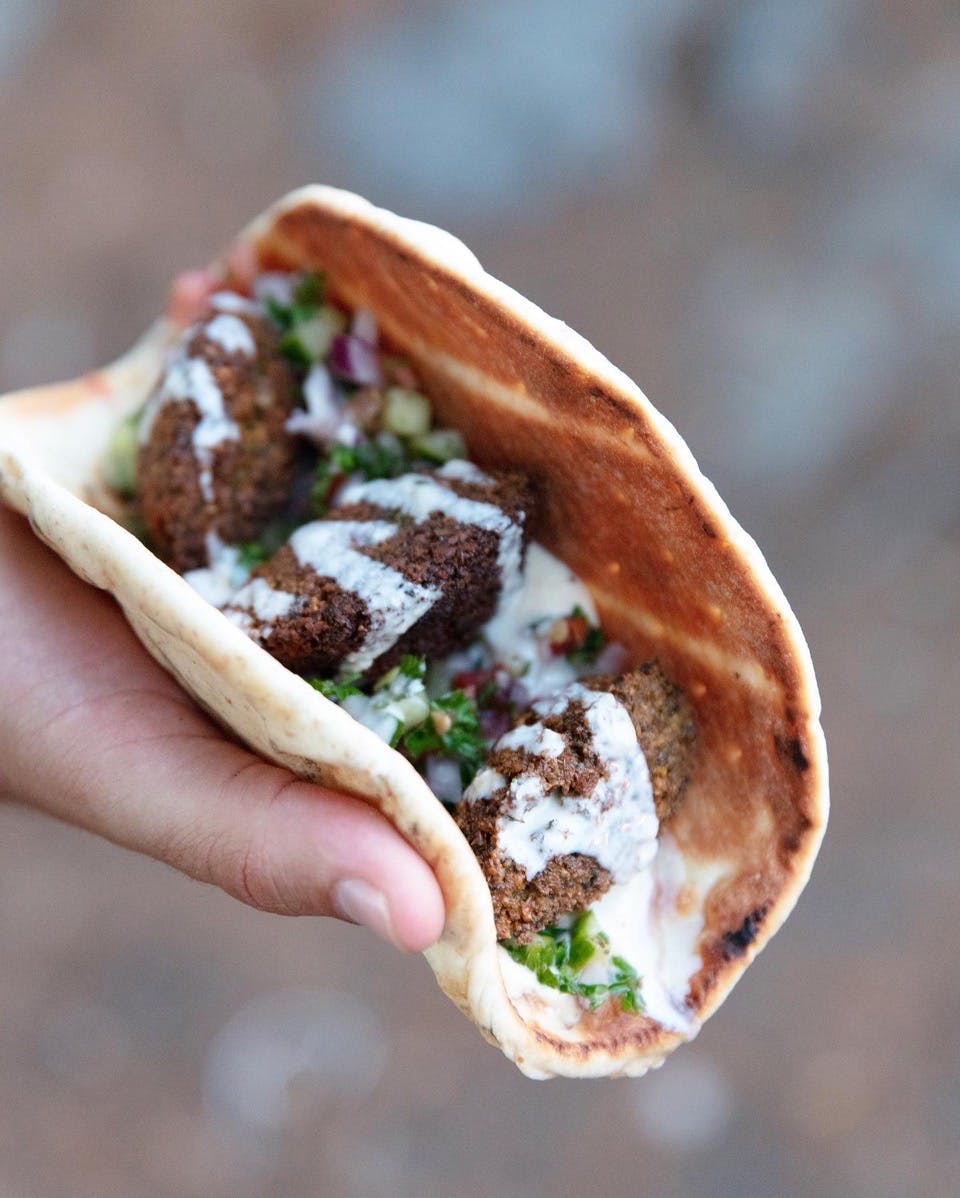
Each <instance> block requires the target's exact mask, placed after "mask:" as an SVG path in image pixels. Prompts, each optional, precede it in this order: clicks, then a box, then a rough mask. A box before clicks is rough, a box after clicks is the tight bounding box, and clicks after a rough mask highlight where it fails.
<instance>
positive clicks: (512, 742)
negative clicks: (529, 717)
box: [497, 721, 564, 757]
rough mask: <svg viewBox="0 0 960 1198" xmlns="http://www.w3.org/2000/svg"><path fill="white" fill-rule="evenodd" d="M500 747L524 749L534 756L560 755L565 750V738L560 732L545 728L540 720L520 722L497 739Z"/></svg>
mask: <svg viewBox="0 0 960 1198" xmlns="http://www.w3.org/2000/svg"><path fill="white" fill-rule="evenodd" d="M497 748H498V749H522V750H525V751H526V752H527V753H529V754H530V755H531V756H532V757H559V756H560V754H561V753H562V752H563V750H564V740H563V737H562V736H561V735H560V733H559V732H554V731H553V730H552V729H550V728H544V726H543V724H541V723H540V722H539V721H538V722H537V723H535V724H518V725H517V727H516V728H513V729H511V731H510V732H505V733H504V734H503V736H501V737H500V739H499V740H498V741H497Z"/></svg>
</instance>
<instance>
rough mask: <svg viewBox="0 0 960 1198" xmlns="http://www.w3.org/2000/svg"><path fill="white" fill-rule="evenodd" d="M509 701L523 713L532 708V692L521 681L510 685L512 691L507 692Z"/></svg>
mask: <svg viewBox="0 0 960 1198" xmlns="http://www.w3.org/2000/svg"><path fill="white" fill-rule="evenodd" d="M507 700H508V701H509V702H510V703H512V704H513V705H514V707H516V708H517V710H518V711H523V710H524V709H525V708H527V707H529V706H530V692H529V690H528V689H527V688H526V687H525V686H524V684H523V683H522V682H520V681H519V679H517V680H515V681H513V682H511V683H510V689H509V690H508V691H507Z"/></svg>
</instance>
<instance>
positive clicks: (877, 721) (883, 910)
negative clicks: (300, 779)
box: [0, 0, 960, 1198]
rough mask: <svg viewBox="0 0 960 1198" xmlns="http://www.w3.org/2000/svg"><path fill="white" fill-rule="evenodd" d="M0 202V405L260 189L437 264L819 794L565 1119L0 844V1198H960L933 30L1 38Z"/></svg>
mask: <svg viewBox="0 0 960 1198" xmlns="http://www.w3.org/2000/svg"><path fill="white" fill-rule="evenodd" d="M0 163H2V166H0V279H2V280H3V286H2V288H0V391H4V390H7V389H9V388H12V387H14V386H18V385H22V384H26V383H28V382H39V381H44V380H48V379H53V378H55V377H58V376H70V375H73V374H76V373H78V372H79V371H81V370H83V369H85V368H88V367H91V366H93V365H95V364H98V363H100V362H102V361H105V360H106V359H108V358H109V357H111V356H113V355H114V354H116V353H118V352H119V351H120V350H122V349H123V348H124V347H125V346H126V345H127V343H128V342H130V341H131V340H132V339H133V337H134V336H135V335H136V334H137V333H138V332H139V331H140V329H141V328H142V327H143V326H145V325H146V323H147V322H148V320H149V319H150V318H151V316H152V315H153V314H154V313H155V311H156V310H157V308H158V306H159V305H160V303H161V301H162V297H163V294H164V289H165V286H166V283H167V281H168V279H169V278H170V276H171V274H172V273H173V272H175V271H176V270H178V269H180V268H183V267H187V266H190V265H192V264H196V263H199V262H202V261H204V260H205V259H206V258H207V257H208V256H209V255H210V253H211V252H212V250H213V249H214V248H215V247H217V246H218V245H219V243H220V242H221V241H222V240H223V239H224V237H225V236H226V235H228V234H229V233H231V232H232V231H233V230H234V229H235V228H237V227H238V226H239V225H240V224H241V223H242V222H243V221H244V220H246V219H247V218H248V217H249V216H250V215H252V214H253V213H254V212H256V211H257V210H258V209H259V208H260V207H262V206H263V204H264V203H266V202H267V201H269V200H270V199H272V198H273V197H275V196H276V195H278V194H280V193H282V192H283V191H285V190H286V189H287V188H289V187H290V186H292V185H294V184H297V183H300V182H303V181H307V180H312V179H320V180H325V181H330V182H338V183H342V184H344V185H348V186H351V185H352V186H356V187H358V188H361V189H363V190H365V191H367V192H369V193H370V194H371V196H372V197H373V198H375V199H377V200H379V201H381V202H384V203H387V204H393V205H395V206H397V207H398V208H400V209H401V210H403V211H405V212H407V213H409V214H411V215H420V216H424V217H427V218H431V219H437V220H440V221H443V222H445V223H447V224H449V225H450V226H451V227H452V228H453V229H454V230H455V231H456V232H458V233H460V234H462V235H463V236H465V237H466V238H467V239H468V240H469V241H470V242H471V244H472V245H473V246H474V247H475V248H476V249H477V250H478V252H479V253H480V256H481V258H482V259H483V260H484V261H485V263H486V264H487V265H488V266H489V267H490V269H492V270H493V271H494V272H495V273H498V274H500V275H501V276H502V277H504V278H505V279H507V280H508V281H509V282H510V283H512V284H513V285H514V286H515V287H517V288H519V290H521V291H523V292H526V293H528V294H529V295H531V296H532V297H533V298H535V299H536V300H538V301H539V302H540V303H542V304H543V306H544V307H546V308H547V309H548V310H549V311H551V312H553V313H555V314H556V315H558V316H560V317H562V318H564V319H566V320H567V321H569V322H570V323H571V324H573V325H574V326H576V327H577V328H579V329H581V330H582V331H583V332H584V333H586V334H587V335H588V336H589V337H591V338H592V339H593V340H594V341H595V342H596V343H597V344H598V345H599V346H600V347H601V348H602V349H603V350H604V351H606V352H607V353H608V354H609V356H610V357H611V358H613V359H614V360H615V361H616V362H618V363H619V364H621V365H623V366H624V368H625V369H626V370H627V371H628V372H629V373H631V374H632V375H634V377H636V378H637V379H638V380H639V381H640V382H641V384H642V385H643V386H644V387H645V389H646V390H647V391H648V393H649V394H650V395H651V396H652V397H653V398H654V399H655V401H656V402H657V403H658V404H659V405H660V406H661V407H662V408H663V410H664V411H665V412H666V413H667V414H668V415H669V416H670V417H671V419H673V420H674V422H675V423H676V424H677V425H678V426H679V428H680V429H681V430H682V432H683V433H684V435H685V436H686V437H687V439H688V440H689V442H690V444H691V445H692V447H693V449H694V451H695V453H696V454H697V455H698V457H699V458H700V460H701V462H702V464H703V466H704V468H705V470H706V471H707V473H708V474H709V475H710V476H711V477H712V478H713V479H714V480H715V482H716V483H717V485H718V486H719V488H720V490H721V492H722V493H723V494H724V496H725V497H726V498H727V499H728V501H729V502H730V503H731V506H732V507H733V510H734V512H735V513H736V514H737V515H738V516H739V518H740V519H741V520H742V522H743V523H744V524H745V525H746V526H747V528H748V529H749V530H750V531H751V532H753V533H754V535H755V536H756V537H757V539H758V540H759V541H760V543H761V545H762V546H763V548H764V549H765V551H766V553H767V555H768V557H769V559H770V561H771V564H772V565H773V567H774V570H775V571H776V573H777V574H778V576H779V577H780V578H781V580H782V582H783V584H784V587H785V589H786V590H787V593H788V595H790V597H791V599H792V600H793V602H794V604H795V607H796V609H797V611H798V613H799V615H800V617H801V620H802V622H803V623H804V626H805V628H806V630H807V632H808V635H809V638H810V641H811V645H812V649H813V653H814V658H815V661H816V664H817V666H818V671H819V676H820V681H821V688H822V692H823V698H824V708H825V723H826V728H827V733H828V738H829V743H830V749H831V764H832V773H833V796H834V813H833V820H832V825H831V829H830V832H829V835H828V838H827V840H826V843H825V847H824V850H823V854H822V857H821V860H820V863H819V865H818V867H817V869H816V871H815V873H814V877H813V881H812V884H811V886H810V889H809V891H808V892H807V894H806V895H805V896H804V898H803V900H802V901H801V903H800V905H799V908H798V910H797V912H796V914H795V916H794V917H793V919H792V920H791V921H790V923H789V924H788V925H787V927H786V928H785V929H784V931H783V932H782V934H781V935H780V936H779V937H778V939H777V940H776V941H775V942H774V943H773V945H772V946H771V947H770V948H769V949H768V950H767V952H766V953H765V954H764V956H763V958H762V960H761V962H760V963H759V964H758V965H757V967H756V968H755V969H754V970H752V971H751V972H750V973H749V974H748V975H747V978H746V979H745V980H744V982H743V984H742V986H741V987H740V988H739V989H738V990H737V991H736V993H735V994H734V995H733V996H732V997H731V999H730V1000H729V1002H728V1004H727V1005H726V1007H725V1008H724V1009H723V1010H722V1011H721V1013H720V1014H719V1015H718V1016H717V1017H716V1018H715V1019H714V1020H713V1021H712V1022H711V1023H710V1024H709V1025H708V1026H707V1027H706V1028H705V1030H704V1031H703V1033H702V1034H701V1036H700V1038H699V1040H698V1041H697V1042H696V1044H694V1045H692V1046H690V1047H688V1048H687V1049H685V1050H684V1051H683V1052H682V1053H681V1054H680V1055H679V1056H678V1057H676V1058H675V1059H674V1060H673V1062H672V1063H671V1064H670V1065H669V1066H668V1067H667V1068H666V1069H665V1070H664V1071H663V1072H662V1073H660V1074H659V1075H656V1076H654V1077H652V1078H648V1079H646V1080H644V1081H641V1082H616V1083H606V1084H591V1083H565V1082H555V1083H550V1084H540V1085H537V1084H533V1083H530V1082H527V1081H524V1080H523V1079H521V1077H520V1076H519V1075H518V1074H516V1073H515V1072H514V1071H513V1069H512V1068H511V1067H510V1066H509V1065H508V1064H507V1063H506V1061H504V1060H503V1059H501V1058H500V1057H499V1055H498V1054H497V1053H496V1052H494V1051H493V1050H491V1049H489V1048H487V1047H486V1046H485V1045H484V1044H483V1043H482V1042H481V1041H480V1038H479V1037H478V1036H477V1035H476V1034H475V1033H474V1032H473V1031H472V1029H471V1028H470V1027H469V1026H468V1025H467V1024H466V1023H465V1022H464V1021H463V1020H462V1019H461V1018H460V1016H459V1015H457V1014H456V1012H455V1011H454V1009H453V1007H452V1006H451V1005H450V1004H449V1003H448V1002H447V1001H446V1000H445V999H443V998H442V996H441V995H440V993H439V992H438V991H437V990H436V988H435V986H434V984H433V982H432V979H431V977H430V974H429V971H428V970H427V969H426V967H425V966H424V965H423V964H422V962H420V961H419V960H416V959H403V960H398V959H396V958H395V957H394V956H393V955H392V954H390V953H389V952H388V951H387V950H386V949H385V948H381V947H380V946H379V945H378V944H376V943H374V942H373V940H372V939H371V938H369V937H367V936H366V935H364V934H363V933H362V932H360V931H358V930H356V929H352V928H347V927H343V926H338V925H335V924H333V923H327V922H306V921H304V922H293V921H287V922H284V921H282V920H278V919H273V918H268V917H266V916H258V915H256V914H253V913H251V912H249V911H247V910H244V909H241V908H240V907H239V906H237V905H234V904H233V903H231V902H230V901H229V900H227V899H226V898H224V897H222V896H221V895H219V894H216V893H213V892H212V891H208V890H205V889H202V888H200V887H198V886H196V885H192V884H190V883H188V882H186V881H184V880H182V879H181V878H179V877H178V876H175V875H174V874H173V873H172V872H169V871H167V870H165V869H163V868H161V867H159V866H157V865H154V864H151V863H149V862H146V861H140V860H136V859H134V858H132V857H130V856H126V855H124V854H122V853H120V852H118V851H116V850H114V849H111V848H109V847H107V846H105V845H102V844H99V843H97V842H95V841H94V840H92V839H90V838H89V837H86V836H84V835H81V834H80V833H76V832H73V831H71V830H69V829H65V828H62V827H58V826H54V825H52V824H50V823H45V822H43V821H41V820H39V819H36V818H32V817H30V816H29V815H26V814H24V813H21V812H19V811H12V810H3V811H0V1198H114V1196H116V1198H140V1196H141V1195H144V1196H147V1195H151V1196H152V1195H157V1196H167V1195H170V1196H174V1195H177V1196H178V1195H197V1196H203V1198H219V1196H221V1195H222V1196H224V1198H226V1196H229V1198H254V1196H261V1195H271V1196H274V1195H276V1196H277V1198H300V1196H303V1198H307V1196H314V1195H323V1196H324V1198H339V1196H340V1195H343V1196H344V1198H354V1196H356V1198H368V1196H369V1198H379V1196H380V1195H383V1196H384V1198H387V1196H389V1198H394V1196H399V1198H406V1196H408V1195H409V1196H411V1198H413V1196H416V1198H432V1196H436V1198H461V1196H462V1198H493V1196H494V1195H496V1196H498V1198H534V1196H539V1195H546V1194H549V1195H551V1196H554V1198H560V1196H561V1195H568V1194H569V1195H574V1194H582V1193H591V1194H599V1195H604V1196H610V1198H621V1196H627V1195H640V1194H643V1195H665V1196H667V1195H669V1196H672V1195H676V1196H677V1198H681V1196H682V1198H688V1196H690V1198H700V1196H704V1198H706V1196H708V1195H709V1196H711V1198H712V1196H714V1195H731V1196H733V1195H737V1196H747V1195H749V1196H750V1198H753V1196H756V1198H770V1196H774V1195H776V1196H779V1195H797V1196H800V1198H806V1196H810V1198H813V1196H814V1195H816V1196H820V1195H833V1194H837V1195H852V1196H858V1195H863V1196H865V1198H866V1196H869V1198H886V1196H890V1198H898V1196H900V1195H908V1194H909V1195H914V1194H923V1195H928V1194H929V1195H946V1194H951V1193H957V1192H960V1030H958V1029H960V998H958V986H957V981H958V969H957V960H958V958H960V920H958V909H960V868H958V864H960V847H958V842H960V804H958V802H957V777H958V771H957V763H956V758H955V757H954V753H955V752H956V745H957V735H956V712H957V710H958V708H960V655H958V653H957V625H958V616H960V539H958V532H960V470H958V468H957V451H958V443H960V403H958V399H960V387H958V378H960V349H958V346H960V342H958V339H957V336H956V333H957V328H958V324H960V23H958V20H957V10H956V6H955V5H954V4H952V3H950V2H948V0H943V2H942V3H937V2H936V0H886V2H885V3H882V4H868V3H866V2H865V0H864V2H861V3H858V2H857V0H809V2H808V3H804V4H797V3H796V0H748V2H746V3H734V2H729V3H706V2H704V0H594V3H592V4H589V5H585V4H583V3H569V2H567V0H550V2H548V0H511V2H509V3H507V2H505V0H487V2H486V3H485V4H483V5H477V4H469V3H466V2H462V3H439V2H438V3H432V4H427V3H419V4H405V5H399V4H398V5H390V4H388V3H385V2H384V0H354V3H349V4H348V3H346V2H345V0H336V2H330V3H326V4H323V3H319V2H318V0H310V2H309V3H308V2H307V0H274V2H273V3H270V4H259V3H256V0H233V2H232V3H228V2H227V0H215V2H208V3H205V4H204V5H199V4H191V3H187V2H185V0H167V2H165V3H159V4H158V3H149V4H148V3H146V2H144V0H131V2H129V3H126V4H116V3H112V2H110V0H99V2H98V0H89V2H88V3H85V4H82V5H80V4H72V3H67V2H65V0H64V2H62V3H57V0H4V3H3V4H2V6H0ZM0 701H2V700H0Z"/></svg>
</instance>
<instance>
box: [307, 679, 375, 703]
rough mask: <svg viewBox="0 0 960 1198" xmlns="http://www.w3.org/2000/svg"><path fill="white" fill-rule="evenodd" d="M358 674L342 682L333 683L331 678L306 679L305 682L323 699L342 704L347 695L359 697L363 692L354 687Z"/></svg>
mask: <svg viewBox="0 0 960 1198" xmlns="http://www.w3.org/2000/svg"><path fill="white" fill-rule="evenodd" d="M359 677H360V675H359V674H353V675H352V676H351V677H350V678H346V679H344V681H343V682H334V681H333V679H332V678H308V679H307V682H309V683H310V685H311V686H312V687H313V689H314V690H318V691H319V692H320V694H321V695H323V697H324V698H325V699H332V700H333V701H334V703H342V702H343V700H344V699H346V698H347V696H348V695H359V694H362V693H363V692H362V691H361V690H360V688H359V687H358V686H357V685H356V682H357V679H358V678H359Z"/></svg>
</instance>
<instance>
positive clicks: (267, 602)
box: [225, 578, 299, 637]
mask: <svg viewBox="0 0 960 1198" xmlns="http://www.w3.org/2000/svg"><path fill="white" fill-rule="evenodd" d="M298 602H299V598H298V596H297V595H292V594H291V593H290V592H289V591H281V590H275V589H274V588H273V587H272V586H271V585H270V584H269V583H268V582H267V580H266V579H265V578H254V579H252V580H251V581H250V582H248V583H247V585H246V586H245V587H242V588H241V589H240V590H239V591H237V593H236V595H234V597H233V598H232V599H231V600H230V607H229V609H228V610H227V612H226V613H225V614H226V616H227V619H228V620H232V621H233V623H234V624H236V625H237V627H238V628H242V629H243V631H244V632H250V631H251V630H252V628H253V619H252V616H256V618H257V620H259V621H260V623H261V624H262V625H263V627H262V628H261V630H260V635H261V636H264V637H266V636H269V635H270V633H271V632H273V621H274V620H279V619H280V618H281V617H283V616H289V615H290V613H291V612H292V611H293V610H294V609H295V607H296V606H297V603H298Z"/></svg>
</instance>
